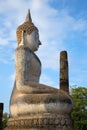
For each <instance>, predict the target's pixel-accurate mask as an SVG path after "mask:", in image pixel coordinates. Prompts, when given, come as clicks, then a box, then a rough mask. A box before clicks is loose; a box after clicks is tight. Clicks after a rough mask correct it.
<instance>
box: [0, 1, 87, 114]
mask: <svg viewBox="0 0 87 130" xmlns="http://www.w3.org/2000/svg"><path fill="white" fill-rule="evenodd" d="M29 8H30V10H31V15H32V20H33V23H34V24H35V25H36V26H37V27H38V29H39V34H40V40H41V42H42V46H40V48H39V50H38V52H36V53H37V55H38V57H39V58H40V60H41V62H42V75H41V79H40V82H41V83H43V84H47V85H50V86H54V87H59V55H60V51H62V50H66V51H67V52H68V60H69V84H70V86H75V85H77V86H84V87H87V80H86V79H87V1H86V0H84V1H83V0H0V102H4V104H5V105H4V111H7V112H8V109H9V100H10V96H11V92H12V88H13V84H14V78H15V63H14V51H15V48H16V47H17V41H16V28H17V27H18V26H19V25H20V24H21V23H23V22H24V20H25V17H26V14H27V10H28V9H29Z"/></svg>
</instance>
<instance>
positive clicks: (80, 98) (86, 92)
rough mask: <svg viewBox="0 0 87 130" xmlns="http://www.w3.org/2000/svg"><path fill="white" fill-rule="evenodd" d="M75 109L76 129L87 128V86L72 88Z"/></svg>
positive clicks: (74, 120) (73, 114)
mask: <svg viewBox="0 0 87 130" xmlns="http://www.w3.org/2000/svg"><path fill="white" fill-rule="evenodd" d="M72 98H73V101H74V109H73V112H72V120H73V123H74V129H75V130H87V88H84V87H78V88H73V89H72Z"/></svg>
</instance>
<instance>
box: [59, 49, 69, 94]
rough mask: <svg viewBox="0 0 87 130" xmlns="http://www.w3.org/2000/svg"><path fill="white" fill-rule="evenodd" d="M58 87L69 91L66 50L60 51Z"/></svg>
mask: <svg viewBox="0 0 87 130" xmlns="http://www.w3.org/2000/svg"><path fill="white" fill-rule="evenodd" d="M60 89H62V90H64V91H66V92H67V93H69V78H68V58H67V52H66V51H61V52H60Z"/></svg>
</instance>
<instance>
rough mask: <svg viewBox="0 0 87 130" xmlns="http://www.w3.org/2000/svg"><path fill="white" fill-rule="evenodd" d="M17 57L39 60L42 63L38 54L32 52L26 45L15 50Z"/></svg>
mask: <svg viewBox="0 0 87 130" xmlns="http://www.w3.org/2000/svg"><path fill="white" fill-rule="evenodd" d="M15 59H17V60H21V59H22V60H23V59H24V60H25V59H26V60H27V61H29V60H30V61H35V62H38V63H39V64H40V65H41V62H40V59H39V58H38V56H37V55H36V54H35V53H34V52H32V51H31V50H30V49H29V48H28V47H26V46H19V47H17V49H16V50H15Z"/></svg>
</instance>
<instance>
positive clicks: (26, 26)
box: [16, 22, 38, 45]
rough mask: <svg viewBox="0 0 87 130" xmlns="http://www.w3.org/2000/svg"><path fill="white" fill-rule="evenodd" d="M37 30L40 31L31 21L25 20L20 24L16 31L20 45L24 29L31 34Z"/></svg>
mask: <svg viewBox="0 0 87 130" xmlns="http://www.w3.org/2000/svg"><path fill="white" fill-rule="evenodd" d="M35 30H37V31H38V29H37V27H35V26H34V24H33V23H31V22H24V23H23V24H22V25H20V26H19V27H18V28H17V31H16V34H17V41H18V45H19V44H20V42H21V39H22V31H24V32H27V34H29V35H30V34H31V33H32V32H33V31H35Z"/></svg>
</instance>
